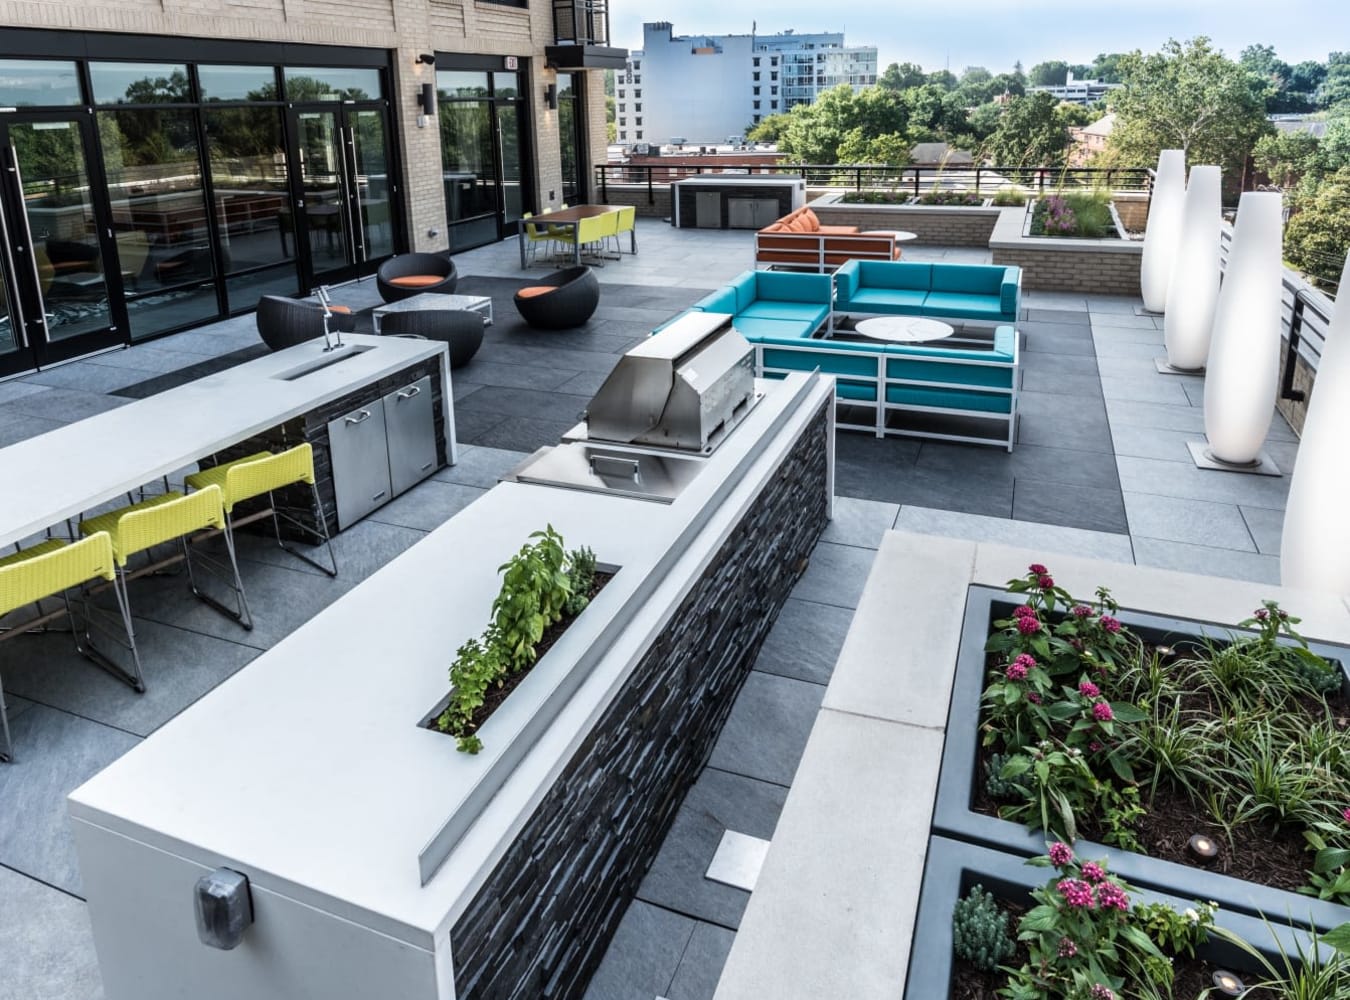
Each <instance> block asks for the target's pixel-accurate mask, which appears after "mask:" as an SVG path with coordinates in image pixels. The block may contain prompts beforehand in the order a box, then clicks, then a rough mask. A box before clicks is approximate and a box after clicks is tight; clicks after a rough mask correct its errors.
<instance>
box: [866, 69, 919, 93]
mask: <svg viewBox="0 0 1350 1000" xmlns="http://www.w3.org/2000/svg"><path fill="white" fill-rule="evenodd" d="M927 82H928V77H926V76H925V75H924V72H923V67H922V66H920V65H919V64H918V63H912V62H906V63H898V64H897V63H891V64H890V65H889V66H887V67H886V69H885V70H884V71H883V72H882V74H881V76H879V77H877V86H878V87H885V88H886V89H887V90H897V91H898V90H908V89H909V88H910V87H922V86H923V85H924V84H925V83H927Z"/></svg>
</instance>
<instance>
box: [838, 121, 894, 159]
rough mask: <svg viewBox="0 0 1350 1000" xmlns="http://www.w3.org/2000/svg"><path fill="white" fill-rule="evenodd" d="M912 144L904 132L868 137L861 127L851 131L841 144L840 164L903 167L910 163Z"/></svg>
mask: <svg viewBox="0 0 1350 1000" xmlns="http://www.w3.org/2000/svg"><path fill="white" fill-rule="evenodd" d="M911 145H912V144H911V143H910V141H909V139H908V137H907V136H905V134H904V133H902V132H891V133H889V134H888V135H877V136H871V137H868V136H867V135H866V134H865V133H864V131H863V129H862V127H861V126H859V127H856V128H852V129H849V131H848V132H847V133H846V134H845V135H844V139H843V141H842V142H840V143H839V160H838V162H840V163H883V164H886V165H888V166H893V167H903V166H905V165H906V164H907V163H909V162H910V160H911V158H912V157H911V156H910V149H911Z"/></svg>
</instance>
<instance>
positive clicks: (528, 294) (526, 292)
mask: <svg viewBox="0 0 1350 1000" xmlns="http://www.w3.org/2000/svg"><path fill="white" fill-rule="evenodd" d="M557 290H558V286H557V285H529V286H527V287H525V288H522V289H521V290H520V291H518V292H516V298H518V299H532V298H534V297H535V296H536V295H547V294H548V293H549V292H556V291H557Z"/></svg>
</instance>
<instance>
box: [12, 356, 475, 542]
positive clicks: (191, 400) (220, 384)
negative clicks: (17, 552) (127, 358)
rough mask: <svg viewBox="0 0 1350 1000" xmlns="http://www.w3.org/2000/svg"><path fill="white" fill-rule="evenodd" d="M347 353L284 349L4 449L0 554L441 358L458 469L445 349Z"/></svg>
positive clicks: (449, 432)
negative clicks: (205, 458) (210, 457)
mask: <svg viewBox="0 0 1350 1000" xmlns="http://www.w3.org/2000/svg"><path fill="white" fill-rule="evenodd" d="M343 343H344V345H345V346H344V347H343V348H341V349H340V350H336V351H332V352H329V353H327V354H325V353H324V351H323V341H322V340H312V341H309V342H308V343H304V344H299V345H297V346H295V347H289V348H287V349H286V350H284V351H277V352H276V353H274V354H269V355H267V356H266V357H263V358H258V359H257V360H255V361H249V362H246V363H244V364H242V365H236V366H235V367H233V368H228V369H226V370H225V371H223V372H219V373H217V374H215V375H209V376H207V377H206V378H201V379H197V380H196V381H194V382H189V383H187V384H186V385H182V386H179V387H178V388H175V389H169V390H166V391H165V392H161V393H156V394H155V395H153V396H149V397H147V398H145V399H140V400H137V401H135V402H133V403H128V404H126V405H125V406H120V407H118V408H117V409H115V410H109V411H107V412H106V413H100V414H96V415H95V416H92V417H88V418H86V419H84V420H80V421H77V422H76V423H73V424H68V425H67V426H65V427H59V428H57V429H56V430H54V431H48V432H47V433H46V434H40V435H38V436H37V437H32V438H28V439H27V440H24V441H20V442H19V443H18V444H13V445H10V446H9V447H7V448H3V449H0V480H3V481H4V482H5V483H7V484H13V486H14V488H6V489H4V490H0V548H3V547H4V546H7V545H9V544H11V543H13V542H17V541H20V540H21V539H24V538H27V537H28V536H30V535H33V534H36V533H37V532H40V531H42V530H44V529H45V528H47V527H49V526H51V525H53V524H57V523H59V522H61V521H63V520H65V519H66V518H68V517H76V516H78V515H79V514H80V513H81V512H83V511H86V510H90V509H92V508H94V507H96V506H98V505H99V504H101V503H104V502H106V501H108V500H112V499H114V498H116V497H118V496H121V495H122V494H124V493H126V492H127V491H128V490H133V489H136V488H137V487H139V486H142V485H144V484H146V483H149V482H153V481H154V480H156V479H158V478H159V477H161V476H165V475H168V474H169V473H170V472H174V471H175V470H177V469H181V468H183V467H184V466H187V465H191V464H192V463H193V462H195V461H197V459H199V458H201V457H203V456H205V455H210V454H212V453H213V452H216V451H219V450H221V449H223V448H226V447H228V446H229V445H232V444H237V443H238V442H240V441H243V440H245V439H247V438H249V437H252V436H253V435H255V434H258V433H261V432H262V431H265V430H267V429H269V428H271V427H276V426H277V425H279V424H282V423H284V422H286V421H287V420H289V419H291V418H292V417H296V416H299V415H300V414H302V413H306V412H308V411H310V410H313V409H316V408H318V407H319V406H322V405H323V404H324V403H327V402H330V401H332V400H334V399H338V398H340V397H341V396H344V395H346V394H347V393H350V392H352V391H353V390H355V389H357V388H359V387H360V386H362V385H366V384H369V383H372V382H376V381H378V380H379V379H382V378H384V377H385V376H387V375H392V374H393V373H395V372H397V371H399V370H401V369H404V368H407V367H409V366H411V365H415V364H417V363H418V362H420V361H425V360H427V359H428V358H434V357H436V356H437V355H439V356H440V359H441V362H440V363H441V376H442V379H443V383H442V384H443V385H444V387H445V388H444V403H445V405H444V416H445V426H446V439H447V447H448V448H449V449H450V454H449V460H450V463H451V464H454V462H455V461H456V455H455V452H454V448H455V433H454V414H453V411H452V408H451V406H450V367H449V353H448V351H447V347H446V345H445V344H443V343H439V342H437V341H428V340H411V339H405V338H402V337H374V336H370V335H367V334H346V335H345V336H344V337H343ZM325 362H331V363H330V364H327V365H326V366H325V367H317V368H313V370H310V371H308V373H307V374H300V373H303V372H305V371H306V370H307V369H310V368H312V367H313V366H319V365H324V364H325ZM296 374H298V375H299V377H294V378H290V379H288V378H287V377H286V376H288V375H296Z"/></svg>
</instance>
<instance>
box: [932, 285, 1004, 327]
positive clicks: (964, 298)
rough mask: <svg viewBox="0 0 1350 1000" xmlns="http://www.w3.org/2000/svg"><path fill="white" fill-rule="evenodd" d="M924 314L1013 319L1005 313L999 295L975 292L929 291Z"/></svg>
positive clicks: (965, 317)
mask: <svg viewBox="0 0 1350 1000" xmlns="http://www.w3.org/2000/svg"><path fill="white" fill-rule="evenodd" d="M923 315H924V316H950V317H952V318H953V319H984V320H992V319H1012V318H1013V317H1011V316H1007V315H1005V314H1004V312H1003V309H1002V308H1001V306H1000V304H999V298H998V296H997V295H978V294H975V293H973V292H929V293H928V298H926V299H924V303H923Z"/></svg>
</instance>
